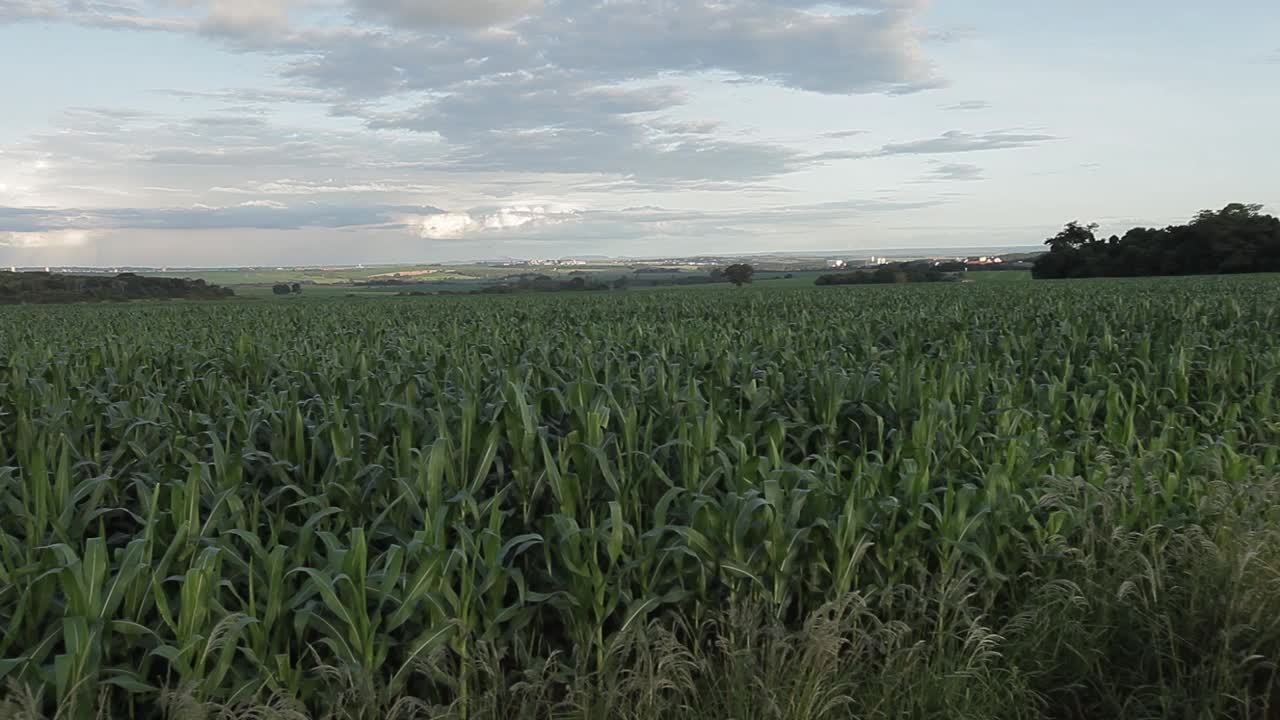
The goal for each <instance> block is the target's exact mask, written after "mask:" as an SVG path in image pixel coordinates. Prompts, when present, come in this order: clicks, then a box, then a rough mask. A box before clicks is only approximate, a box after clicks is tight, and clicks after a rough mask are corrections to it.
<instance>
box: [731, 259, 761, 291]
mask: <svg viewBox="0 0 1280 720" xmlns="http://www.w3.org/2000/svg"><path fill="white" fill-rule="evenodd" d="M755 274H756V269H755V268H753V267H751V266H750V265H747V264H746V263H738V264H736V265H730V266H729V267H727V268H725V269H724V277H725V279H726V280H728V281H729V282H731V283H733V284H734V285H737V286H738V287H742V286H743V285H746V284H747V283H749V282H751V276H753V275H755Z"/></svg>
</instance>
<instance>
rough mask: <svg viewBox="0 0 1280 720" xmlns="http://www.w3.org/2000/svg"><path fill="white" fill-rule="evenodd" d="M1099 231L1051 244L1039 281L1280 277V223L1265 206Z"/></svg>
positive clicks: (1086, 230)
mask: <svg viewBox="0 0 1280 720" xmlns="http://www.w3.org/2000/svg"><path fill="white" fill-rule="evenodd" d="M1097 229H1098V226H1097V225H1096V224H1093V225H1080V224H1079V223H1076V222H1072V223H1068V224H1067V226H1066V228H1064V229H1063V230H1062V232H1060V233H1058V234H1057V235H1055V236H1054V237H1052V238H1049V239H1048V240H1046V241H1045V244H1046V245H1048V246H1049V252H1048V253H1046V254H1044V255H1042V256H1040V258H1038V259H1037V260H1036V263H1035V266H1034V273H1035V276H1036V277H1037V278H1079V277H1136V276H1150V275H1216V274H1226V273H1250V272H1254V273H1260V272H1280V219H1277V218H1275V217H1272V216H1270V215H1263V214H1262V206H1261V205H1244V204H1241V203H1233V204H1231V205H1228V206H1226V207H1225V208H1223V209H1222V210H1219V211H1217V212H1214V211H1211V210H1205V211H1203V212H1201V213H1199V214H1198V215H1196V217H1195V219H1194V220H1192V221H1191V222H1190V223H1188V224H1186V225H1172V226H1170V227H1167V228H1164V229H1162V230H1157V229H1151V228H1134V229H1132V230H1130V231H1129V232H1127V233H1125V235H1124V237H1117V236H1114V235H1113V236H1111V237H1110V238H1108V239H1105V240H1104V239H1102V238H1099V237H1097V235H1096V232H1097Z"/></svg>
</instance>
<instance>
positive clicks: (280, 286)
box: [271, 283, 293, 295]
mask: <svg viewBox="0 0 1280 720" xmlns="http://www.w3.org/2000/svg"><path fill="white" fill-rule="evenodd" d="M271 292H273V293H275V294H276V295H288V294H289V293H291V292H293V288H291V287H289V286H288V285H287V284H285V283H276V284H275V285H272V286H271Z"/></svg>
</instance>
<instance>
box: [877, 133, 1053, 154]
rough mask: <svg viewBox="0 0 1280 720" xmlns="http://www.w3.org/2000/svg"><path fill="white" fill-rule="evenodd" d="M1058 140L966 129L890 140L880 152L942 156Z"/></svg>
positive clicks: (1026, 145) (1022, 134) (1032, 134)
mask: <svg viewBox="0 0 1280 720" xmlns="http://www.w3.org/2000/svg"><path fill="white" fill-rule="evenodd" d="M1051 140H1057V138H1056V137H1054V136H1052V135H1044V134H1040V133H1024V132H1009V131H1003V130H997V131H995V132H986V133H978V134H976V135H975V134H972V133H967V132H964V131H962V130H951V131H948V132H945V133H943V134H942V135H941V136H940V137H936V138H930V139H928V140H913V141H911V142H905V143H890V144H888V145H885V146H884V147H882V148H880V151H879V153H878V154H880V155H940V154H947V153H965V152H978V151H981V150H1007V149H1010V148H1025V147H1031V146H1033V145H1037V144H1039V143H1044V142H1049V141H1051Z"/></svg>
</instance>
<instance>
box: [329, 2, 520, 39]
mask: <svg viewBox="0 0 1280 720" xmlns="http://www.w3.org/2000/svg"><path fill="white" fill-rule="evenodd" d="M353 5H354V6H355V8H356V12H357V13H360V14H362V15H367V16H369V17H372V18H375V19H377V20H380V21H383V22H386V23H387V24H389V25H392V26H395V27H404V28H413V29H419V30H424V31H428V32H431V31H438V30H440V29H441V28H456V27H485V26H489V25H493V24H495V23H503V22H508V21H511V20H515V19H518V18H520V17H522V16H524V15H527V14H529V13H531V12H534V11H536V10H538V9H540V8H541V7H542V2H541V0H465V2H459V0H354V2H353Z"/></svg>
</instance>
